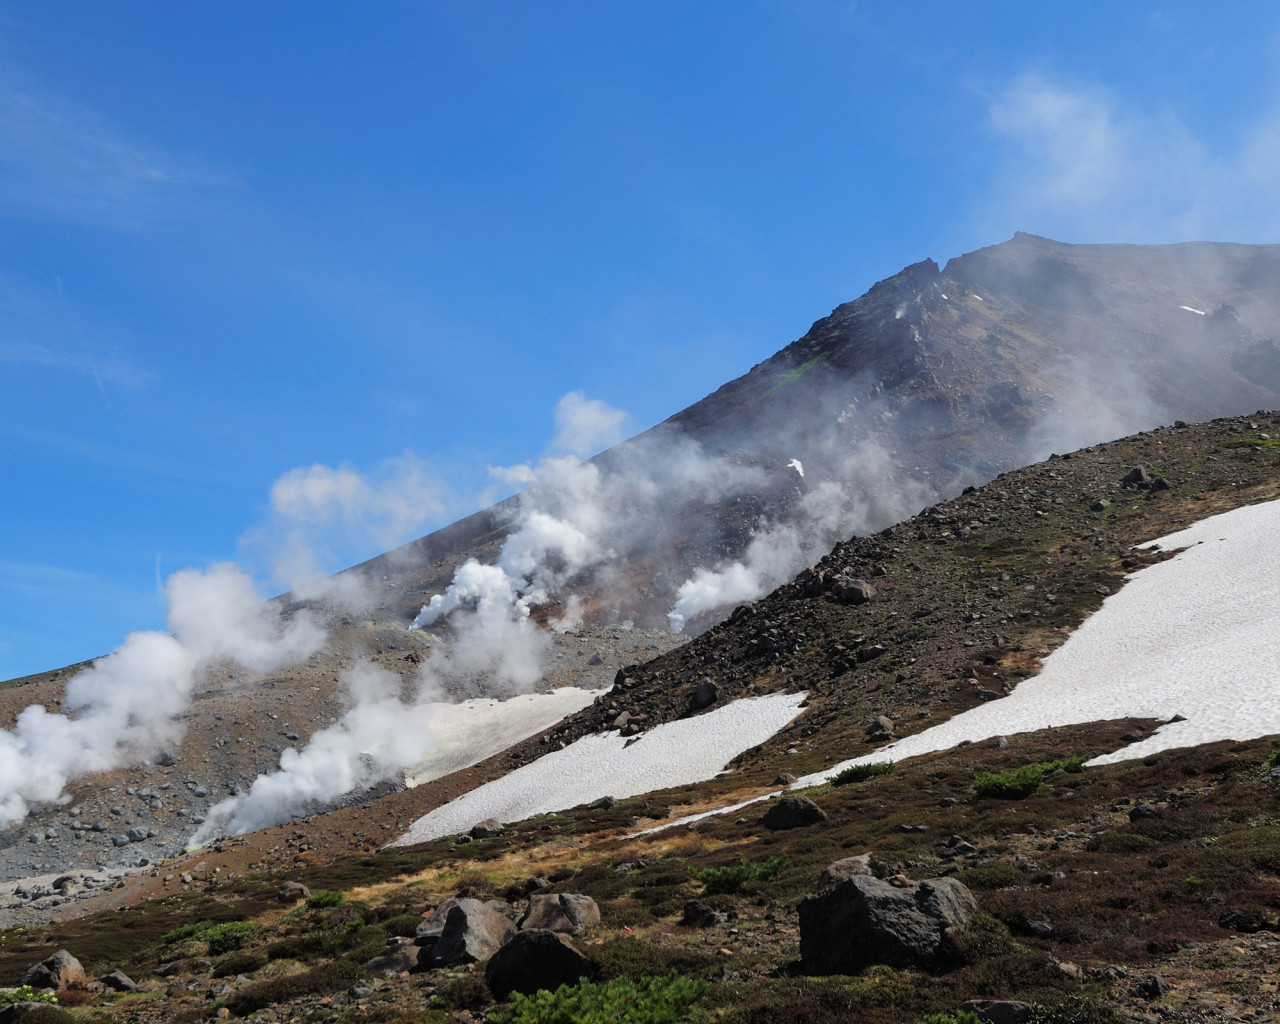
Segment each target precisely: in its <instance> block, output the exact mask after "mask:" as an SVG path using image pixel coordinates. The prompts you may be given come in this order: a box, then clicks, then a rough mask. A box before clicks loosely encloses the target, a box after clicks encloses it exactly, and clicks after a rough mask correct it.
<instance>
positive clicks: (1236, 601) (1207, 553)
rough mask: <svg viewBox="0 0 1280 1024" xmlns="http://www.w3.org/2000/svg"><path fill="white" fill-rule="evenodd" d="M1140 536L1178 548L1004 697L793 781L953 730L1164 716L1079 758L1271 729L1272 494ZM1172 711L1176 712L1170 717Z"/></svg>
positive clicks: (1275, 559)
mask: <svg viewBox="0 0 1280 1024" xmlns="http://www.w3.org/2000/svg"><path fill="white" fill-rule="evenodd" d="M1141 546H1142V547H1159V548H1162V549H1165V550H1176V549H1179V548H1183V549H1185V550H1182V551H1180V552H1179V553H1178V554H1176V555H1174V556H1173V557H1172V558H1170V559H1168V560H1167V561H1164V562H1160V563H1157V564H1156V565H1152V566H1149V567H1147V568H1146V569H1143V570H1142V571H1141V572H1137V573H1134V574H1133V575H1132V576H1130V577H1129V580H1128V582H1127V583H1126V584H1125V585H1124V587H1123V588H1121V590H1120V591H1119V592H1118V593H1116V594H1114V595H1112V596H1111V597H1109V598H1107V599H1106V601H1104V602H1103V604H1102V607H1101V608H1100V609H1099V610H1098V611H1097V612H1096V613H1095V614H1094V615H1092V616H1091V617H1090V618H1088V619H1086V620H1085V621H1084V624H1083V625H1081V627H1080V628H1079V629H1077V630H1076V631H1075V632H1074V633H1072V634H1071V636H1069V637H1068V638H1067V641H1066V643H1064V644H1063V645H1062V646H1061V647H1059V648H1058V649H1057V650H1056V651H1054V652H1053V653H1052V654H1050V655H1049V657H1047V658H1046V659H1045V660H1044V667H1043V668H1042V669H1041V671H1040V673H1039V675H1036V676H1033V677H1032V678H1031V679H1028V680H1026V681H1024V682H1022V683H1019V684H1018V686H1017V688H1016V689H1015V690H1014V691H1013V693H1011V694H1009V696H1007V697H1003V698H1001V699H1000V700H996V701H992V702H991V703H989V704H983V705H982V706H981V707H976V708H974V709H973V710H972V711H966V712H964V714H960V715H956V717H955V718H952V719H950V720H948V721H946V722H943V723H942V724H940V725H936V726H934V727H933V728H932V729H926V730H925V731H924V732H921V733H916V735H914V736H908V737H906V738H904V739H901V740H899V741H898V742H896V743H892V744H889V745H888V746H885V747H881V748H880V749H879V750H877V751H876V752H875V753H874V754H870V755H868V756H866V757H859V758H854V759H853V760H850V761H845V762H842V763H841V764H838V765H836V766H835V767H834V768H830V769H828V770H827V771H824V772H819V773H816V774H814V775H807V776H805V777H804V778H803V779H801V780H799V782H797V786H800V785H819V784H820V783H822V782H824V781H826V779H827V778H828V777H830V776H831V775H833V774H835V773H836V772H838V771H841V770H843V769H844V768H846V767H848V766H849V765H852V764H864V763H869V762H875V761H898V760H901V759H902V758H904V757H915V756H916V755H918V754H927V753H931V752H933V751H935V750H947V749H950V748H951V747H954V746H955V745H956V744H957V743H960V742H961V741H962V740H970V741H977V740H983V739H989V738H991V737H994V736H1001V735H1005V734H1007V733H1015V732H1031V731H1032V730H1035V729H1045V728H1049V727H1052V726H1059V725H1078V724H1080V723H1083V722H1099V721H1105V720H1108V719H1115V718H1157V719H1165V720H1166V723H1165V724H1164V725H1162V726H1160V728H1159V729H1157V730H1156V731H1155V732H1154V733H1152V734H1151V735H1150V736H1149V737H1147V738H1146V739H1145V740H1142V741H1140V742H1138V743H1131V744H1129V745H1128V746H1125V747H1122V748H1120V749H1119V750H1114V751H1110V752H1108V753H1105V754H1101V755H1099V756H1098V757H1095V758H1094V759H1093V760H1092V761H1089V762H1088V763H1089V764H1110V763H1113V762H1115V761H1124V760H1128V759H1130V758H1139V757H1146V756H1148V755H1150V754H1154V753H1156V752H1157V751H1161V750H1170V749H1172V748H1174V747H1191V746H1195V745H1196V744H1199V743H1212V742H1214V741H1215V740H1228V739H1231V740H1248V739H1256V738H1257V737H1259V736H1266V735H1269V734H1270V733H1275V732H1280V502H1277V501H1271V502H1266V503H1263V504H1260V505H1249V506H1245V507H1243V508H1238V509H1235V510H1234V511H1232V512H1224V513H1223V514H1222V515H1218V516H1213V517H1212V518H1209V519H1203V520H1201V521H1200V522H1198V523H1196V524H1195V525H1194V526H1192V527H1190V528H1188V529H1186V530H1182V531H1180V532H1178V533H1173V534H1170V535H1169V536H1167V537H1161V538H1160V539H1159V540H1155V541H1151V542H1150V543H1148V544H1144V545H1141ZM1175 715H1181V716H1182V717H1183V718H1184V719H1185V721H1178V722H1174V721H1168V720H1169V719H1172V718H1173V717H1174V716H1175Z"/></svg>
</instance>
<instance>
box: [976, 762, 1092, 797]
mask: <svg viewBox="0 0 1280 1024" xmlns="http://www.w3.org/2000/svg"><path fill="white" fill-rule="evenodd" d="M1087 760H1089V758H1088V757H1064V758H1061V759H1060V760H1057V761H1044V762H1042V763H1040V764H1024V765H1023V766H1022V767H1021V768H1013V769H1011V770H1009V771H1007V772H983V773H982V774H981V775H977V776H975V777H974V780H973V788H974V789H975V790H976V791H977V794H978V796H979V797H983V798H996V799H1001V800H1022V799H1023V798H1025V797H1029V796H1030V795H1031V794H1032V793H1034V792H1035V791H1036V790H1037V789H1039V788H1040V783H1041V782H1043V781H1044V777H1045V776H1046V775H1049V774H1051V773H1053V772H1056V771H1064V772H1070V773H1072V774H1075V773H1078V772H1082V771H1084V763H1085V762H1086V761H1087Z"/></svg>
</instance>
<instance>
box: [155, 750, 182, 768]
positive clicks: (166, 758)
mask: <svg viewBox="0 0 1280 1024" xmlns="http://www.w3.org/2000/svg"><path fill="white" fill-rule="evenodd" d="M177 763H178V759H177V757H176V756H174V753H173V751H172V750H162V751H160V753H158V754H156V764H158V765H160V767H161V768H171V767H173V766H174V765H175V764H177Z"/></svg>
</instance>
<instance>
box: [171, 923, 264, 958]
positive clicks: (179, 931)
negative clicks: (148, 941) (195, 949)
mask: <svg viewBox="0 0 1280 1024" xmlns="http://www.w3.org/2000/svg"><path fill="white" fill-rule="evenodd" d="M258 930H259V929H258V926H257V925H256V924H254V923H253V922H252V921H223V922H221V923H220V924H214V923H213V922H212V921H197V922H196V923H195V924H183V925H179V926H178V927H177V928H175V929H173V931H171V932H166V933H165V934H164V935H163V936H161V939H160V941H161V942H163V943H164V944H165V945H166V946H172V945H176V944H177V943H179V942H186V941H187V940H188V939H194V940H196V941H198V942H203V943H206V944H207V945H208V947H209V953H210V955H211V956H221V955H222V954H223V953H230V952H231V951H232V950H235V949H239V948H240V947H241V946H243V945H244V944H245V942H246V941H247V940H248V939H249V937H250V936H252V935H254V934H256V933H257V932H258Z"/></svg>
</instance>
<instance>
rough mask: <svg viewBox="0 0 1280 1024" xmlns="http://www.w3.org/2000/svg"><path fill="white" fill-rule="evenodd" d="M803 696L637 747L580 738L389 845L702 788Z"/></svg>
mask: <svg viewBox="0 0 1280 1024" xmlns="http://www.w3.org/2000/svg"><path fill="white" fill-rule="evenodd" d="M807 696H808V694H807V693H773V694H768V695H766V696H763V697H747V698H744V699H742V700H736V701H733V702H731V703H729V704H726V705H725V706H724V707H722V708H717V709H715V710H714V711H708V712H707V713H706V714H703V715H698V716H697V717H695V718H686V719H683V720H681V721H678V722H667V723H666V724H664V725H659V726H657V727H656V728H654V729H652V730H650V731H649V732H647V733H644V734H642V735H641V736H640V737H639V739H638V741H636V742H630V741H628V740H627V739H626V738H624V737H622V736H621V735H619V734H618V733H615V732H609V733H605V734H596V735H591V736H584V737H582V739H580V740H578V741H577V742H576V743H572V744H570V745H569V746H568V747H565V748H564V749H563V750H556V751H553V752H551V753H549V754H546V755H545V756H543V757H540V758H539V759H538V760H536V761H534V762H532V763H531V764H527V765H524V766H523V767H521V768H517V769H516V770H515V771H513V772H510V773H508V774H507V775H504V776H503V777H502V778H501V779H495V780H494V781H493V782H488V783H485V785H483V786H480V787H478V788H477V789H473V790H472V791H471V792H469V793H467V794H465V795H463V796H461V797H459V798H458V799H457V800H454V801H453V802H452V803H447V804H445V805H444V806H443V807H437V808H436V809H435V810H434V811H431V812H430V813H429V814H426V815H424V816H423V817H421V818H419V819H418V820H417V821H415V822H414V823H413V825H411V826H410V828H409V831H408V832H406V833H405V834H404V835H403V836H401V837H400V838H399V839H397V840H395V841H394V842H392V843H390V844H389V845H391V846H412V845H413V844H415V843H425V842H428V841H430V840H432V839H439V838H440V837H441V836H448V835H456V834H458V833H460V832H466V831H467V830H468V829H470V828H471V826H472V825H474V824H475V823H476V822H478V821H483V820H485V819H486V818H497V819H498V820H499V821H503V822H511V821H519V820H521V819H524V818H529V817H532V816H533V815H535V814H549V813H551V812H552V811H563V810H566V809H568V808H570V807H575V806H577V805H578V804H584V803H590V802H591V801H592V800H598V799H599V798H600V797H603V796H612V797H615V798H617V799H623V798H625V797H629V796H638V795H640V794H641V793H650V792H653V791H654V790H657V789H669V788H671V787H672V786H687V785H689V784H690V783H693V782H705V781H706V780H707V779H710V778H712V777H713V776H715V775H716V774H717V773H719V772H720V771H722V770H723V769H724V766H725V765H726V764H728V762H729V761H731V760H733V758H735V757H737V756H738V755H739V754H741V753H742V752H743V751H744V750H748V749H750V748H751V747H754V746H756V745H757V744H760V743H763V742H764V741H765V740H767V739H768V738H769V737H770V736H772V735H773V734H774V733H776V732H777V731H778V730H779V729H781V728H782V727H783V726H784V725H786V724H787V723H788V722H790V721H791V720H792V719H793V718H795V717H796V715H797V714H799V713H800V705H801V704H803V703H804V700H805V698H806V697H807Z"/></svg>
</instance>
